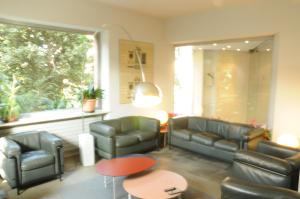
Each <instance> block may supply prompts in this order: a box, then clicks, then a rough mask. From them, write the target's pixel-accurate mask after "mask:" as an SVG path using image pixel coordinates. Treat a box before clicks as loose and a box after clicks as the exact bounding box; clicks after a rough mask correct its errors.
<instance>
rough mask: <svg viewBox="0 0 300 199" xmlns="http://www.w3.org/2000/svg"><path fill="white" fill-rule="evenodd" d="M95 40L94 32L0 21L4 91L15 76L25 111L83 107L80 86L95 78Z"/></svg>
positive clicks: (19, 98) (21, 105)
mask: <svg viewBox="0 0 300 199" xmlns="http://www.w3.org/2000/svg"><path fill="white" fill-rule="evenodd" d="M95 43H96V42H94V37H93V35H86V34H82V33H75V32H67V31H66V32H64V31H56V30H51V29H44V28H43V29H42V28H34V27H28V26H18V25H11V24H0V74H1V76H2V81H1V84H2V90H3V95H9V92H6V93H5V92H4V88H5V84H7V85H10V84H11V82H12V80H13V77H15V78H16V79H17V82H18V84H17V85H18V86H19V87H20V88H19V89H18V92H17V95H16V96H17V102H18V103H19V104H20V108H21V112H22V113H26V112H35V111H43V110H53V109H66V108H76V107H80V101H79V100H78V96H79V95H80V89H81V87H82V85H88V84H89V83H93V79H94V68H95V64H94V60H95V58H94V57H95V55H96V53H95V51H96V50H95V49H96V47H95ZM3 95H2V100H1V98H0V100H1V101H2V103H4V102H3V101H4V100H3V99H4V98H5V97H6V98H7V96H3Z"/></svg>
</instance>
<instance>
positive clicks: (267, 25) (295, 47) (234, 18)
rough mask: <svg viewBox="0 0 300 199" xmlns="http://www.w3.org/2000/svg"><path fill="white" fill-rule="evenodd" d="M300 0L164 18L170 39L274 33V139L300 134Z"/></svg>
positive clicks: (278, 0)
mask: <svg viewBox="0 0 300 199" xmlns="http://www.w3.org/2000/svg"><path fill="white" fill-rule="evenodd" d="M299 21H300V2H299V1H298V0H263V1H257V2H256V3H253V4H252V5H251V6H247V7H246V6H245V7H242V6H231V7H226V8H216V9H213V10H209V11H206V12H202V13H196V14H192V15H189V16H184V17H176V18H172V19H169V20H167V22H166V34H167V38H168V39H169V41H170V42H171V43H185V42H195V41H198V42H199V41H214V40H224V39H233V38H243V37H254V36H262V35H271V34H275V35H276V36H275V46H274V49H275V51H274V67H273V68H274V79H273V94H272V96H271V98H272V99H273V100H272V102H271V106H272V108H271V116H272V117H273V120H272V121H273V122H272V121H271V123H270V125H271V128H272V129H273V130H274V132H273V133H274V134H273V135H274V136H273V139H276V138H277V137H278V135H280V134H283V133H292V134H295V135H297V136H298V137H299V136H300V125H299V116H300V56H299V53H300V25H299V24H300V22H299Z"/></svg>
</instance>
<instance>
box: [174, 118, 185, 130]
mask: <svg viewBox="0 0 300 199" xmlns="http://www.w3.org/2000/svg"><path fill="white" fill-rule="evenodd" d="M169 127H170V130H175V129H187V128H188V117H174V118H171V119H170V120H169Z"/></svg>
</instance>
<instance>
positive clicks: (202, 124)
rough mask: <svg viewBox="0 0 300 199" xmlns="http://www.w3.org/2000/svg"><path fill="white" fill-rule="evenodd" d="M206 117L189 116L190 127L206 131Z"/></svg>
mask: <svg viewBox="0 0 300 199" xmlns="http://www.w3.org/2000/svg"><path fill="white" fill-rule="evenodd" d="M206 120H207V119H206V118H202V117H189V118H188V124H187V126H188V129H191V130H194V131H206Z"/></svg>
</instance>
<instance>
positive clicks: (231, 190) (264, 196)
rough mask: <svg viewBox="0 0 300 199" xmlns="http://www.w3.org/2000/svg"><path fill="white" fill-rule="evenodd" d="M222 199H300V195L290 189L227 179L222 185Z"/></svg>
mask: <svg viewBox="0 0 300 199" xmlns="http://www.w3.org/2000/svg"><path fill="white" fill-rule="evenodd" d="M221 198H222V199H246V198H247V199H260V198H261V199H273V198H285V199H300V194H299V193H298V192H296V191H292V190H290V189H285V188H280V187H275V186H270V185H259V184H255V183H250V182H247V181H244V180H238V179H234V178H229V177H227V178H225V180H223V182H222V184H221Z"/></svg>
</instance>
